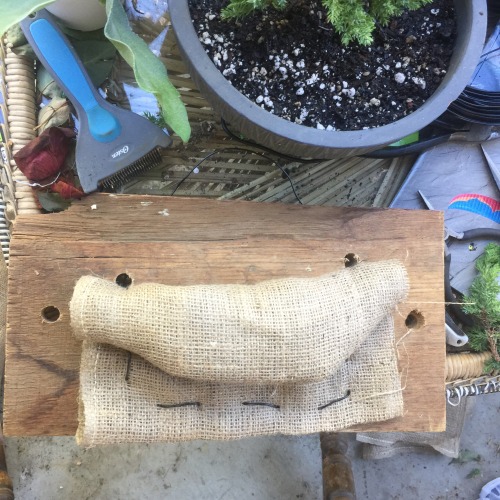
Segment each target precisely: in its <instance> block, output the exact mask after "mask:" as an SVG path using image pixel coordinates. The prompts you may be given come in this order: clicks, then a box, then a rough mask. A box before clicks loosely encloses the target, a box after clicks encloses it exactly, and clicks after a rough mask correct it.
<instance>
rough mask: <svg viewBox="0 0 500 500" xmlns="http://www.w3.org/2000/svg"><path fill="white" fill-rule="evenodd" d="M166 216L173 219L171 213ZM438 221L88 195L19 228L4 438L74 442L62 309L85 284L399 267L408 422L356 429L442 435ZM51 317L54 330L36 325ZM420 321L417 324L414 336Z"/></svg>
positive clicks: (73, 370)
mask: <svg viewBox="0 0 500 500" xmlns="http://www.w3.org/2000/svg"><path fill="white" fill-rule="evenodd" d="M167 214H168V215H167ZM442 235H443V216H442V213H441V212H432V211H423V210H422V211H405V210H386V209H354V208H338V207H309V206H296V205H285V204H279V203H275V204H269V203H254V202H244V201H222V202H221V201H213V200H207V199H202V198H178V197H175V198H174V197H172V198H168V197H154V196H129V195H122V196H117V195H104V194H99V195H93V196H91V197H88V198H86V199H84V200H82V201H80V202H78V203H75V204H74V205H73V206H72V207H71V208H70V209H69V210H68V211H66V212H61V213H58V214H50V215H41V214H37V215H25V216H23V215H20V216H18V218H17V219H16V224H15V227H14V232H13V237H12V242H11V261H10V270H9V296H8V333H7V354H6V375H5V401H4V432H5V434H6V435H9V436H14V435H17V436H35V435H69V434H73V433H74V432H75V430H76V425H77V419H76V412H77V394H78V371H79V358H80V344H79V343H78V342H77V341H76V340H75V339H74V338H73V337H72V335H71V331H70V327H69V310H68V303H69V300H70V298H71V294H72V289H73V286H74V283H75V282H76V280H77V279H78V278H79V277H80V276H82V275H87V274H96V275H99V276H103V277H104V278H107V279H111V280H113V279H115V278H116V276H117V275H118V274H120V273H123V272H126V273H128V274H129V275H130V276H131V277H132V278H133V279H134V280H135V281H136V282H146V281H150V282H151V281H155V282H160V283H168V284H195V283H255V282H258V281H262V280H264V279H269V278H271V277H281V276H313V275H319V274H321V273H324V272H326V271H331V270H335V269H340V268H342V267H343V266H344V257H345V255H347V254H349V253H354V254H356V255H358V256H359V257H360V258H361V259H363V260H370V261H375V260H381V259H390V258H397V259H399V260H401V261H403V262H404V263H405V265H406V267H407V269H408V272H409V276H410V283H411V291H410V295H409V297H408V299H407V301H406V302H405V303H404V304H400V305H399V306H398V310H397V312H396V313H395V315H394V319H395V327H396V335H397V338H398V339H401V338H402V337H404V339H403V340H402V342H401V343H400V344H399V346H398V350H399V353H400V368H401V370H402V372H403V378H404V383H405V390H404V392H403V394H404V403H405V415H404V417H402V418H400V419H396V420H393V421H390V422H385V423H381V424H373V425H370V426H366V427H364V430H370V429H371V430H407V431H442V430H444V426H445V398H444V379H445V342H444V313H443V311H444V308H443V295H444V294H443V259H442V255H443V239H442ZM47 306H55V307H57V308H58V309H59V311H60V318H59V319H58V320H57V321H56V322H53V323H48V322H46V321H43V319H42V314H41V311H42V310H43V309H44V308H45V307H47ZM414 310H418V311H420V313H421V314H422V315H423V317H424V318H425V325H423V326H422V327H420V328H419V329H415V330H412V331H411V332H410V333H409V334H408V328H407V326H406V325H405V320H406V318H407V316H408V315H409V314H410V312H411V311H414Z"/></svg>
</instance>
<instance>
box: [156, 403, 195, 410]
mask: <svg viewBox="0 0 500 500" xmlns="http://www.w3.org/2000/svg"><path fill="white" fill-rule="evenodd" d="M156 406H157V407H158V408H166V409H170V408H182V407H183V406H198V407H200V406H201V403H199V402H197V401H187V402H186V403H176V404H163V403H157V404H156Z"/></svg>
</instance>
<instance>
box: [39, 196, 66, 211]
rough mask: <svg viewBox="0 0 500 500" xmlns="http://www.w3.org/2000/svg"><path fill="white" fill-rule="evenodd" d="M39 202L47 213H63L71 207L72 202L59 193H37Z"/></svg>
mask: <svg viewBox="0 0 500 500" xmlns="http://www.w3.org/2000/svg"><path fill="white" fill-rule="evenodd" d="M36 195H37V197H38V201H39V202H40V205H42V208H43V209H44V210H45V211H47V212H62V211H63V210H66V209H67V208H68V207H69V206H70V205H71V200H65V199H64V198H62V197H61V195H59V194H57V193H47V192H46V191H36Z"/></svg>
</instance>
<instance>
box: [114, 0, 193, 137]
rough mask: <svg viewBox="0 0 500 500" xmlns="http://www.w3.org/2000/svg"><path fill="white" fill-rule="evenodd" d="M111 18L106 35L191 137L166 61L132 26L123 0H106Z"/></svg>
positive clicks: (168, 117) (179, 130) (178, 129)
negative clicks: (162, 59)
mask: <svg viewBox="0 0 500 500" xmlns="http://www.w3.org/2000/svg"><path fill="white" fill-rule="evenodd" d="M106 13H107V15H108V20H107V22H106V26H105V27H104V33H105V35H106V37H107V38H108V39H109V40H110V41H111V42H112V43H113V44H114V45H115V47H116V48H117V49H118V52H120V54H121V55H122V57H123V58H124V59H125V61H127V63H128V64H129V65H130V66H131V67H132V69H133V70H134V75H135V79H136V81H137V84H138V85H139V87H141V89H143V90H145V91H146V92H150V93H151V94H153V95H154V96H155V97H156V99H157V100H158V104H159V106H160V109H161V111H162V114H163V117H164V118H165V122H166V123H167V124H168V125H169V127H171V128H172V130H173V131H174V132H175V133H176V134H178V135H179V136H180V137H181V139H182V140H183V141H184V142H187V141H188V140H189V136H190V134H191V127H190V125H189V121H188V117H187V112H186V108H185V106H184V104H183V103H182V101H181V99H180V95H179V93H178V92H177V90H176V88H175V87H174V86H173V85H172V83H171V82H170V80H169V79H168V75H167V70H166V69H165V66H164V65H163V64H162V62H161V61H160V60H159V59H158V58H157V57H156V56H155V55H154V54H153V53H152V52H151V51H150V50H149V47H148V46H147V44H146V42H144V40H142V38H140V37H139V36H138V35H136V34H135V33H134V32H133V31H132V30H131V28H130V24H129V22H128V18H127V15H126V13H125V11H124V10H123V7H122V5H121V3H120V0H106Z"/></svg>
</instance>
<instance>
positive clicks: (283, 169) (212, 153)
mask: <svg viewBox="0 0 500 500" xmlns="http://www.w3.org/2000/svg"><path fill="white" fill-rule="evenodd" d="M228 151H244V152H245V153H249V154H254V155H257V156H260V157H262V158H264V159H266V160H268V161H270V162H272V163H275V164H276V166H277V167H278V168H279V169H280V170H281V173H282V174H283V175H284V176H285V177H286V179H288V182H289V183H290V186H291V188H292V191H293V194H294V195H295V198H296V199H297V201H298V202H299V203H300V204H301V205H303V203H302V200H301V199H300V197H299V195H298V194H297V191H296V190H295V186H294V184H293V181H292V178H291V177H290V174H289V173H288V172H287V170H286V169H285V168H283V167H282V166H281V165H280V163H279V161H278V160H275V159H273V158H271V157H270V156H267V155H265V154H264V153H261V152H260V151H253V150H251V149H245V148H240V147H231V148H223V149H219V150H217V149H216V150H215V151H212V152H211V153H209V154H208V155H207V156H205V157H204V158H202V159H201V160H200V161H199V162H198V163H197V164H196V165H195V166H194V167H193V168H192V169H191V170H190V171H189V172H188V173H187V174H186V175H185V176H184V177H183V178H182V179H181V180H180V181H179V182H178V183H177V185H176V186H175V188H174V190H173V191H172V193H170V196H173V195H174V194H175V192H176V191H177V190H178V189H179V187H180V186H181V185H182V183H183V182H184V181H185V180H186V179H187V178H188V177H189V176H190V175H191V174H192V173H193V172H194V171H195V170H196V169H197V168H198V167H199V166H200V165H201V164H202V163H203V162H204V161H205V160H208V159H209V158H210V157H211V156H213V155H215V154H218V153H223V152H228Z"/></svg>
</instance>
